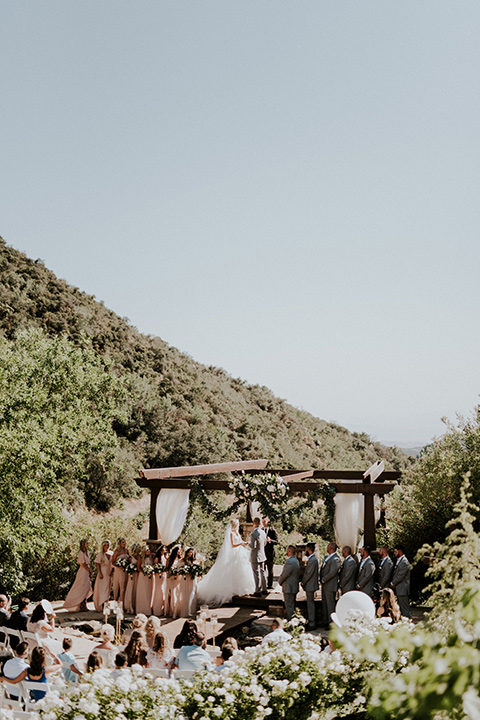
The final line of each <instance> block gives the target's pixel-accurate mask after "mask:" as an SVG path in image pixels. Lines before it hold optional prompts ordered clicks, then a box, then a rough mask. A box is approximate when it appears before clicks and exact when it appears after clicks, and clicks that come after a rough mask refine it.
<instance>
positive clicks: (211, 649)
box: [205, 645, 222, 658]
mask: <svg viewBox="0 0 480 720" xmlns="http://www.w3.org/2000/svg"><path fill="white" fill-rule="evenodd" d="M205 650H206V651H207V653H208V654H209V655H210V656H211V657H212V658H216V657H219V656H220V655H221V654H222V651H221V650H220V648H218V647H213V645H207V647H206V648H205Z"/></svg>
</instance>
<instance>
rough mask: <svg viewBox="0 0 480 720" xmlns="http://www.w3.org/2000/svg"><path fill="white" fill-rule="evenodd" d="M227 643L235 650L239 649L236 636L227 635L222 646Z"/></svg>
mask: <svg viewBox="0 0 480 720" xmlns="http://www.w3.org/2000/svg"><path fill="white" fill-rule="evenodd" d="M226 645H230V646H231V647H232V648H233V649H234V650H238V642H237V638H234V637H227V638H225V640H224V641H223V643H222V648H224V647H225V646H226Z"/></svg>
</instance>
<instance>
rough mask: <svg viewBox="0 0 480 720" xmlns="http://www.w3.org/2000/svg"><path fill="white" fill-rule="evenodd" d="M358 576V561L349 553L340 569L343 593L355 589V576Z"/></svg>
mask: <svg viewBox="0 0 480 720" xmlns="http://www.w3.org/2000/svg"><path fill="white" fill-rule="evenodd" d="M356 576H357V561H356V560H355V558H354V557H353V555H347V557H346V558H345V560H344V561H343V564H342V567H341V569H340V577H339V582H340V590H341V593H342V595H345V593H346V592H350V590H355V578H356Z"/></svg>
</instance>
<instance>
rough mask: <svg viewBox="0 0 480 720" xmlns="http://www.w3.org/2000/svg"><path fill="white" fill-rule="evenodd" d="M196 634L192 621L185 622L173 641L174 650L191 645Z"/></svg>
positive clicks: (195, 625) (195, 627) (194, 624)
mask: <svg viewBox="0 0 480 720" xmlns="http://www.w3.org/2000/svg"><path fill="white" fill-rule="evenodd" d="M196 632H197V624H196V622H195V621H194V620H185V622H184V623H183V627H182V629H181V630H180V632H179V633H178V635H177V637H176V638H175V640H174V641H173V647H174V649H175V650H178V649H179V648H181V647H183V646H184V645H193V638H194V636H195V635H196Z"/></svg>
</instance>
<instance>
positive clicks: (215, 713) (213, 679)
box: [184, 635, 355, 720]
mask: <svg viewBox="0 0 480 720" xmlns="http://www.w3.org/2000/svg"><path fill="white" fill-rule="evenodd" d="M352 686H353V683H352V682H351V669H350V667H349V665H348V664H346V663H345V662H344V661H343V659H342V657H341V655H340V653H338V652H334V653H331V654H329V653H325V652H322V647H321V645H320V642H319V641H318V640H317V639H316V638H314V637H313V636H311V635H302V637H301V638H298V639H293V640H287V641H285V642H278V643H275V644H272V645H268V646H267V647H265V645H260V646H257V647H253V648H248V649H247V650H246V651H245V652H243V653H241V652H236V653H234V655H233V657H232V658H231V659H230V660H229V661H228V662H227V663H226V668H225V670H223V671H222V672H221V673H208V674H206V675H201V676H199V677H198V678H196V679H195V681H194V682H193V684H192V685H191V687H190V688H189V689H187V690H186V693H185V694H186V696H187V698H186V702H185V706H184V707H185V714H186V716H187V717H191V718H198V720H210V719H212V720H213V719H214V718H222V720H234V719H235V720H238V719H239V718H255V720H262V719H263V718H267V717H269V716H270V715H274V716H275V717H287V716H288V717H290V716H291V717H295V718H296V720H302V718H305V720H306V718H308V717H310V715H311V712H313V711H314V710H315V709H316V708H317V709H319V710H320V709H321V710H322V713H323V710H324V709H326V708H330V709H332V708H335V707H339V706H341V705H344V704H345V703H350V702H353V699H354V697H355V695H352V696H351V697H350V696H349V692H350V690H349V687H350V688H351V687H352ZM286 712H288V715H286V714H285V713H286ZM305 713H306V714H305ZM319 717H320V716H319ZM322 717H323V714H322Z"/></svg>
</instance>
